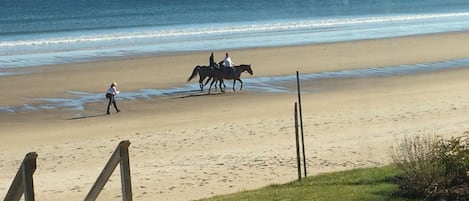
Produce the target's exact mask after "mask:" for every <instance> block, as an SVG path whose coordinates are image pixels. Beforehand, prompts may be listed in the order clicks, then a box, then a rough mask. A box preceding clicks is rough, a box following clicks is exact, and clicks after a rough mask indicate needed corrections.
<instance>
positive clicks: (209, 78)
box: [204, 77, 212, 86]
mask: <svg viewBox="0 0 469 201" xmlns="http://www.w3.org/2000/svg"><path fill="white" fill-rule="evenodd" d="M211 79H212V77H208V79H207V81H205V84H204V86H205V85H207V83H208V82H209V81H210V80H211Z"/></svg>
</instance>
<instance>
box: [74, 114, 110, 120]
mask: <svg viewBox="0 0 469 201" xmlns="http://www.w3.org/2000/svg"><path fill="white" fill-rule="evenodd" d="M102 116H107V114H106V113H103V114H95V115H86V116H79V117H72V118H68V119H66V120H78V119H88V118H95V117H102Z"/></svg>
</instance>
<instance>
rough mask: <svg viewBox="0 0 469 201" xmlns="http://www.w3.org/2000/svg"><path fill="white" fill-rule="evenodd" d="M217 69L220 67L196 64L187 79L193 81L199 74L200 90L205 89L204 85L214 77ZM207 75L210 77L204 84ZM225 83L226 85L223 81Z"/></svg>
mask: <svg viewBox="0 0 469 201" xmlns="http://www.w3.org/2000/svg"><path fill="white" fill-rule="evenodd" d="M217 69H218V68H217V67H213V66H196V67H194V70H192V75H191V76H190V77H189V78H188V79H187V82H189V81H191V80H192V79H193V78H194V77H195V76H197V74H198V75H199V86H200V91H203V90H204V86H205V85H207V83H208V82H209V81H210V80H211V79H212V78H213V75H214V71H215V70H217ZM207 77H208V79H207V81H206V82H205V84H204V80H205V78H207ZM222 81H223V80H222ZM223 85H225V83H223ZM215 87H216V86H215Z"/></svg>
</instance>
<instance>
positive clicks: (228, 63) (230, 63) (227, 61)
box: [223, 52, 235, 76]
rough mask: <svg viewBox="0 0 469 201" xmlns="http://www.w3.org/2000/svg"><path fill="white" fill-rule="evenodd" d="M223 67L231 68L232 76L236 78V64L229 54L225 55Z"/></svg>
mask: <svg viewBox="0 0 469 201" xmlns="http://www.w3.org/2000/svg"><path fill="white" fill-rule="evenodd" d="M223 66H224V67H230V68H231V69H232V70H233V71H232V75H233V76H234V73H235V69H234V63H233V61H231V57H230V56H229V55H228V52H227V53H226V54H225V59H223Z"/></svg>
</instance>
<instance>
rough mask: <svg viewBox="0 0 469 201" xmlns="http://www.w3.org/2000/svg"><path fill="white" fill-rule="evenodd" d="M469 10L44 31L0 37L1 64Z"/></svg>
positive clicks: (338, 30) (393, 28) (379, 27)
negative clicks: (42, 32) (35, 34)
mask: <svg viewBox="0 0 469 201" xmlns="http://www.w3.org/2000/svg"><path fill="white" fill-rule="evenodd" d="M468 27H469V12H460V13H438V14H414V15H386V16H384V15H382V16H368V17H363V16H361V17H336V18H330V17H328V18H318V17H316V18H311V19H299V20H294V19H288V20H276V21H256V22H239V23H212V24H197V25H187V26H184V25H173V26H166V27H162V26H159V27H139V28H125V29H124V28H121V29H112V30H89V31H80V32H70V33H44V34H41V35H40V36H35V38H32V37H31V36H29V35H24V36H14V37H11V38H8V37H2V39H0V68H10V67H21V66H35V65H45V64H57V63H66V62H74V61H75V62H76V61H86V60H95V59H99V57H114V56H129V54H130V55H131V54H152V53H162V52H175V51H198V50H216V49H230V48H243V47H261V46H274V45H292V44H304V43H321V42H336V41H347V40H359V39H369V38H380V37H394V36H402V35H412V34H426V33H435V32H445V31H460V30H467V29H468Z"/></svg>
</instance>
